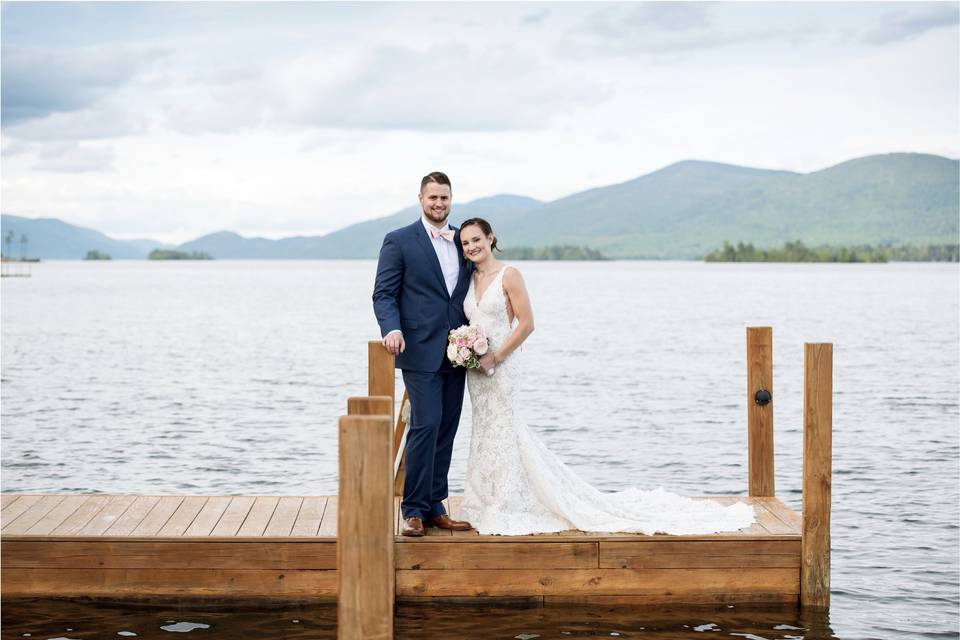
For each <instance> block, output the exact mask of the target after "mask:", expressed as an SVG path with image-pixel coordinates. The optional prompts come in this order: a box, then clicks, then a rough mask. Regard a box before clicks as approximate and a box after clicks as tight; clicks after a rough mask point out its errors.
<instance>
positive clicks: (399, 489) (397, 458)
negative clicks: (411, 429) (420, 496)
mask: <svg viewBox="0 0 960 640" xmlns="http://www.w3.org/2000/svg"><path fill="white" fill-rule="evenodd" d="M409 414H410V398H409V397H408V395H407V390H406V389H404V390H403V398H402V399H401V400H400V413H399V414H397V428H396V429H394V430H393V492H394V493H395V494H396V495H398V496H402V495H403V483H404V480H405V479H406V475H407V465H406V464H405V463H406V460H407V458H406V449H407V439H406V435H407V421H408V416H409Z"/></svg>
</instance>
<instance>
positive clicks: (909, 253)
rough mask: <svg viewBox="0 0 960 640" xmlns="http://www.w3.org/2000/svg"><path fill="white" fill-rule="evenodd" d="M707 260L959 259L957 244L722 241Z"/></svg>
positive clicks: (957, 260)
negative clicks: (764, 244) (769, 246)
mask: <svg viewBox="0 0 960 640" xmlns="http://www.w3.org/2000/svg"><path fill="white" fill-rule="evenodd" d="M703 259H704V261H706V262H960V244H928V245H924V246H912V245H904V246H899V247H894V246H890V245H887V246H878V247H874V246H871V245H869V244H867V245H857V246H852V247H835V246H827V245H823V246H819V247H808V246H806V245H805V244H803V242H802V241H800V240H796V241H794V242H787V243H785V244H784V245H783V247H781V248H773V249H758V248H756V247H755V246H753V243H750V242H748V243H746V244H744V243H743V242H738V243H737V244H736V246H734V245H732V244H730V243H729V242H727V241H724V243H723V247H722V248H720V249H717V250H716V251H713V252H711V253H708V254H707V255H706V256H704V258H703Z"/></svg>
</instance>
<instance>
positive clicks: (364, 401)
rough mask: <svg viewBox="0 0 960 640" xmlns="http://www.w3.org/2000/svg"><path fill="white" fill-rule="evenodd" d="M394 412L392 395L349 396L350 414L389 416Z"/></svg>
mask: <svg viewBox="0 0 960 640" xmlns="http://www.w3.org/2000/svg"><path fill="white" fill-rule="evenodd" d="M392 412H393V398H391V397H390V396H354V397H352V398H347V415H348V416H389V415H390V414H391V413H392Z"/></svg>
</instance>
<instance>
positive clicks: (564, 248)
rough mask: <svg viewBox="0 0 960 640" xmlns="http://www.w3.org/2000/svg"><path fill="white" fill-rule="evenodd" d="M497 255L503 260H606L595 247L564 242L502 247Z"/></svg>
mask: <svg viewBox="0 0 960 640" xmlns="http://www.w3.org/2000/svg"><path fill="white" fill-rule="evenodd" d="M498 257H500V258H503V259H504V260H606V258H605V257H604V255H603V254H602V253H600V252H599V251H597V250H596V249H591V248H590V247H577V246H573V245H566V244H564V245H551V246H549V247H514V248H513V249H504V250H503V252H502V253H501V254H500V255H499V256H498Z"/></svg>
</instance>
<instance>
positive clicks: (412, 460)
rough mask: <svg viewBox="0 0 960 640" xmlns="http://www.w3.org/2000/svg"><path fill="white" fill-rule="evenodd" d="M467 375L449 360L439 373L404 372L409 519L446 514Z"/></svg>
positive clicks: (406, 513)
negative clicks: (453, 456)
mask: <svg viewBox="0 0 960 640" xmlns="http://www.w3.org/2000/svg"><path fill="white" fill-rule="evenodd" d="M444 364H445V365H446V364H447V363H446V362H445V363H444ZM466 380H467V376H466V369H455V368H453V367H451V366H449V365H447V366H445V367H443V368H441V369H440V371H434V372H426V371H407V370H404V371H403V384H404V385H405V386H406V388H407V395H408V397H409V398H410V423H409V424H408V425H407V446H406V479H405V480H404V484H403V502H401V503H400V510H401V512H402V513H403V517H404V518H410V517H419V518H421V519H423V520H424V522H426V521H427V520H429V519H430V518H433V517H435V516H440V515H443V514H444V513H446V509H444V508H443V500H444V499H446V497H447V473H448V472H449V470H450V456H451V455H452V454H453V439H454V437H455V436H456V435H457V426H458V425H459V424H460V410H461V409H462V408H463V390H464V386H465V384H466Z"/></svg>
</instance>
